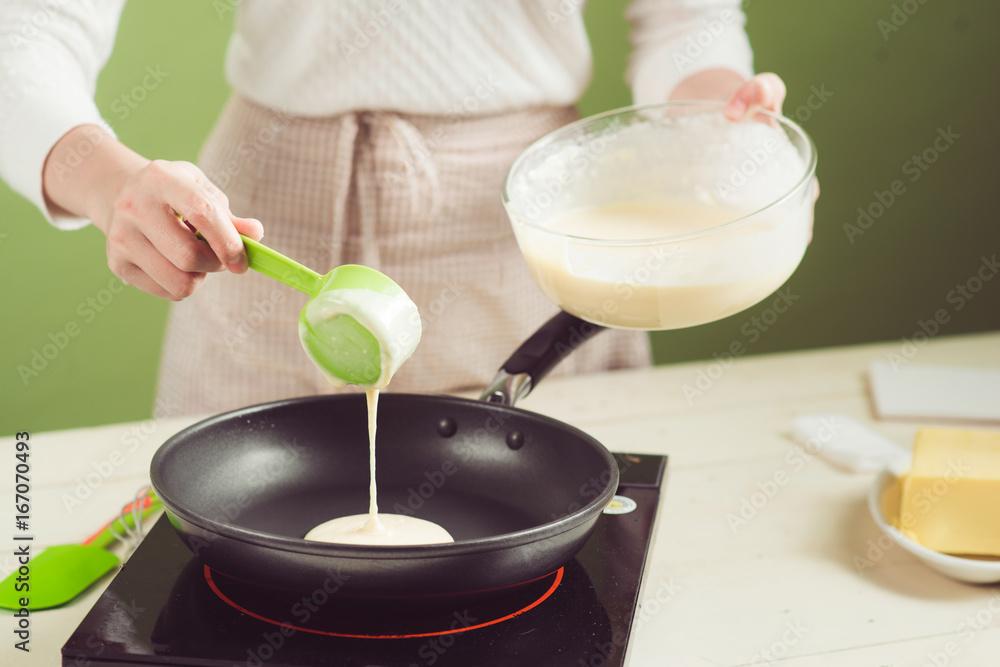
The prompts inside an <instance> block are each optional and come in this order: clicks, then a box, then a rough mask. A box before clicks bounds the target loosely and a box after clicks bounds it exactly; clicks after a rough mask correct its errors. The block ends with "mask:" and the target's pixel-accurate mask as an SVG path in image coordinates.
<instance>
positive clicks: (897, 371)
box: [868, 361, 1000, 422]
mask: <svg viewBox="0 0 1000 667" xmlns="http://www.w3.org/2000/svg"><path fill="white" fill-rule="evenodd" d="M868 379H869V382H870V384H871V395H872V401H873V403H874V405H873V409H874V411H875V414H876V415H878V416H879V418H881V419H924V420H938V419H943V420H956V421H972V422H1000V370H996V369H990V368H961V367H956V366H929V365H921V364H906V365H903V366H898V367H897V368H893V367H892V365H890V364H889V363H888V362H884V361H880V362H876V363H873V364H872V365H871V366H870V367H869V369H868Z"/></svg>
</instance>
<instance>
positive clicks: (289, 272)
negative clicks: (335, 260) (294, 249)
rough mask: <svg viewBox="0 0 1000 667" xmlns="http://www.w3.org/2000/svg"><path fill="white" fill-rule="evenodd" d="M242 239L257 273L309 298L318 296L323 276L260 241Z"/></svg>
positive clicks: (252, 267)
mask: <svg viewBox="0 0 1000 667" xmlns="http://www.w3.org/2000/svg"><path fill="white" fill-rule="evenodd" d="M240 238H242V239H243V246H244V247H245V248H246V251H247V262H248V264H249V266H250V268H251V269H253V270H254V271H256V272H257V273H262V274H264V275H265V276H267V277H268V278H274V279H275V280H277V281H278V282H282V283H285V284H286V285H288V286H289V287H294V288H295V289H297V290H299V291H300V292H305V293H306V294H308V295H309V296H316V294H317V293H318V292H319V289H320V287H322V286H323V276H321V275H320V274H318V273H316V272H315V271H313V270H312V269H310V268H308V267H305V266H302V265H301V264H299V263H298V262H296V261H295V260H294V259H291V258H289V257H285V256H284V255H282V254H281V253H280V252H277V251H275V250H272V249H271V248H268V247H267V246H266V245H264V244H262V243H260V242H259V241H254V240H253V239H249V238H247V237H246V236H243V235H242V234H240Z"/></svg>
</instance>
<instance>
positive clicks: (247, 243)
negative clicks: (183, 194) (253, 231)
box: [174, 211, 324, 296]
mask: <svg viewBox="0 0 1000 667" xmlns="http://www.w3.org/2000/svg"><path fill="white" fill-rule="evenodd" d="M174 215H176V216H177V219H178V220H180V221H181V222H183V223H184V224H185V225H187V226H188V228H189V229H190V230H191V231H193V232H194V235H195V236H197V237H198V238H199V239H201V240H202V241H204V242H205V243H208V241H206V240H205V237H204V236H202V234H201V232H199V231H198V230H197V229H195V228H194V226H193V225H192V224H191V223H190V222H188V221H187V220H185V219H184V216H183V215H181V214H180V213H178V212H177V211H174ZM240 238H241V239H243V247H244V248H245V249H246V253H247V266H249V267H250V268H251V269H253V270H254V271H256V272H257V273H260V274H262V275H265V276H267V277H268V278H273V279H274V280H277V281H278V282H279V283H284V284H286V285H288V286H289V287H294V288H295V289H297V290H299V291H300V292H305V293H306V294H308V295H309V296H316V294H317V293H318V292H319V289H320V287H322V286H323V278H324V276H321V275H320V274H318V273H316V272H315V271H313V270H312V269H310V268H308V267H306V266H302V265H301V264H299V263H298V262H296V261H295V260H294V259H291V258H289V257H285V256H284V255H282V254H281V253H280V252H278V251H277V250H272V249H271V248H268V247H267V246H266V245H264V244H263V243H261V242H260V241H254V240H253V239H251V238H247V237H246V236H243V234H240Z"/></svg>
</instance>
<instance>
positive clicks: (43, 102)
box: [0, 0, 752, 229]
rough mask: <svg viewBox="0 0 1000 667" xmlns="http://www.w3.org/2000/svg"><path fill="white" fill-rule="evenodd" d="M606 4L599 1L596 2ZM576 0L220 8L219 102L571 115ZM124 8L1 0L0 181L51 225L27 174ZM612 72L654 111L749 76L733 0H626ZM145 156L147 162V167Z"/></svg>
mask: <svg viewBox="0 0 1000 667" xmlns="http://www.w3.org/2000/svg"><path fill="white" fill-rule="evenodd" d="M598 1H600V2H605V1H607V0H598ZM584 2H585V0H374V1H371V2H365V1H363V0H280V1H279V0H241V1H240V0H219V1H218V2H216V3H214V7H216V9H217V11H220V12H226V11H229V10H232V11H235V14H236V16H235V28H234V31H233V35H232V38H231V40H230V43H229V50H228V54H227V56H226V63H225V68H226V76H227V79H228V81H229V83H230V85H231V86H232V87H233V89H234V90H236V91H238V92H239V93H241V94H242V95H245V96H246V97H248V98H249V99H251V100H254V101H255V102H257V103H259V104H262V105H265V106H269V107H272V108H276V109H283V110H285V111H287V112H289V113H293V114H298V115H306V116H327V115H334V114H338V113H343V112H345V111H350V110H355V109H381V110H392V111H399V112H405V113H416V114H437V115H447V114H453V113H460V114H463V115H465V114H491V113H500V112H504V111H509V110H512V109H518V108H525V107H531V106H542V105H566V104H573V103H574V102H576V100H577V99H578V98H579V96H580V95H581V93H582V92H583V90H584V89H585V88H586V86H587V83H588V82H589V79H590V71H591V54H590V46H589V43H588V40H587V34H586V31H585V28H584V24H583V18H582V15H581V12H582V5H583V4H584ZM123 4H124V0H4V2H3V4H2V6H0V36H3V37H2V38H0V177H2V178H3V179H4V180H6V181H7V183H8V184H10V186H11V187H12V188H14V189H15V190H16V191H17V192H20V193H21V194H22V195H24V196H25V197H27V198H28V199H30V200H31V201H32V202H33V203H34V204H35V205H36V206H38V207H39V208H40V209H41V210H42V211H43V213H45V215H46V216H47V217H49V219H50V220H52V222H53V223H54V224H56V225H57V226H59V227H62V228H64V229H72V228H76V227H80V226H82V225H84V224H86V222H87V221H86V220H83V219H79V218H59V217H55V216H52V215H51V214H50V212H49V211H48V210H47V209H46V207H45V204H44V198H43V195H42V167H43V165H44V161H45V158H46V156H47V155H48V153H49V150H50V149H51V148H52V146H53V145H54V144H55V143H56V142H57V141H58V139H59V138H60V137H62V135H63V134H65V133H66V132H68V131H69V130H70V129H72V128H73V127H76V126H77V125H82V124H87V123H92V124H100V125H104V126H105V127H107V126H106V125H105V124H104V123H103V121H102V119H101V114H100V112H99V111H98V109H97V107H96V105H95V104H94V100H93V96H94V89H95V86H96V81H97V75H98V73H99V72H100V70H101V68H102V67H103V66H104V64H105V62H106V61H107V59H108V57H109V55H110V53H111V49H112V46H113V44H114V38H115V31H116V29H117V26H118V19H119V16H120V14H121V10H122V6H123ZM626 14H627V16H628V18H629V20H630V21H631V23H632V43H633V47H634V48H633V53H632V57H631V61H630V65H629V70H628V72H627V80H628V82H629V84H630V85H631V86H632V91H633V97H634V101H635V102H636V103H639V104H642V103H649V102H657V101H662V100H665V99H666V98H667V96H668V95H669V92H670V91H671V90H672V89H673V88H674V87H675V86H676V85H677V83H678V82H680V81H681V80H682V79H683V78H685V77H686V76H688V75H690V74H691V73H693V72H696V71H698V70H702V69H708V68H713V67H726V68H729V69H732V70H735V71H736V72H739V73H740V74H742V75H744V76H750V74H751V72H752V66H751V52H750V46H749V44H748V41H747V38H746V33H745V32H744V30H743V24H744V20H745V19H744V15H743V13H742V11H741V10H740V3H739V2H738V1H735V0H631V2H630V4H629V7H628V10H627V12H626ZM147 157H155V156H147Z"/></svg>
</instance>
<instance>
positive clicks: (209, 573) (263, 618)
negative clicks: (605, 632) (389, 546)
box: [205, 565, 565, 639]
mask: <svg viewBox="0 0 1000 667" xmlns="http://www.w3.org/2000/svg"><path fill="white" fill-rule="evenodd" d="M563 570H565V568H562V567H561V568H559V569H558V570H556V573H555V574H556V576H555V580H554V581H553V582H552V585H551V586H549V589H548V590H547V591H545V592H544V593H543V594H542V595H541V597H539V598H538V599H537V600H535V601H534V602H532V603H531V604H529V605H528V606H526V607H523V608H522V609H518V610H517V611H515V612H514V613H512V614H507V615H506V616H503V617H501V618H495V619H493V620H492V621H486V622H485V623H479V624H477V625H470V626H468V627H464V628H456V629H454V630H440V631H438V632H421V633H417V634H412V635H353V634H347V633H343V632H329V631H327V630H313V629H312V628H303V627H299V626H297V625H292V624H291V623H281V622H279V621H275V620H273V619H270V618H267V617H266V616H261V615H260V614H257V613H255V612H252V611H250V610H249V609H246V608H244V607H241V606H240V605H238V604H237V603H235V602H233V601H232V600H230V599H229V598H228V597H226V595H225V594H224V593H223V592H222V591H221V590H219V587H218V586H217V585H216V584H215V581H214V580H213V579H212V569H211V568H210V567H209V566H208V565H206V566H205V581H207V582H208V585H209V587H210V588H211V589H212V590H213V591H214V592H215V594H216V595H218V596H219V598H220V599H221V600H222V601H223V602H225V603H226V604H228V605H229V606H230V607H232V608H233V609H236V610H238V611H241V612H243V613H244V614H246V615H247V616H252V617H253V618H256V619H258V620H261V621H264V622H265V623H270V624H271V625H277V626H280V627H285V628H291V629H292V630H297V631H300V632H311V633H313V634H316V635H328V636H330V637H350V638H352V639H414V638H419V637H437V636H440V635H453V634H457V633H459V632H468V631H469V630H478V629H479V628H485V627H487V626H490V625H496V624H497V623H502V622H504V621H506V620H509V619H511V618H514V617H515V616H518V615H520V614H523V613H524V612H526V611H529V610H531V609H534V608H535V607H537V606H538V605H540V604H541V603H543V602H545V600H547V599H548V598H549V596H551V595H552V594H553V593H554V592H555V590H556V588H558V587H559V583H560V582H561V581H562V578H563Z"/></svg>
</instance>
